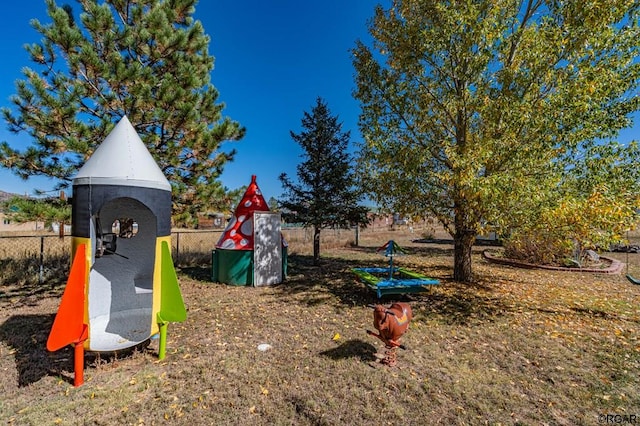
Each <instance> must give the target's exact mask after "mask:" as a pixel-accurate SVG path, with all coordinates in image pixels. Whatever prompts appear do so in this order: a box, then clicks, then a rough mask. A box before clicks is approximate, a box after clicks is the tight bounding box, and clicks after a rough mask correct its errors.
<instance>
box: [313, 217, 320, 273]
mask: <svg viewBox="0 0 640 426" xmlns="http://www.w3.org/2000/svg"><path fill="white" fill-rule="evenodd" d="M313 264H314V265H316V266H317V265H319V264H320V228H318V227H314V228H313Z"/></svg>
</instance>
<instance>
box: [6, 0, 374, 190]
mask: <svg viewBox="0 0 640 426" xmlns="http://www.w3.org/2000/svg"><path fill="white" fill-rule="evenodd" d="M57 3H58V4H59V5H62V4H65V3H69V4H71V5H72V6H73V7H74V9H75V8H77V7H78V5H77V3H76V2H75V1H74V0H57ZM376 3H377V1H375V0H347V1H345V0H322V1H310V0H266V1H265V0H200V2H199V3H198V5H196V14H195V18H196V19H198V20H200V21H201V22H202V24H203V26H204V29H205V32H206V33H207V34H208V35H209V36H210V37H211V42H210V44H209V53H210V54H211V55H212V56H214V58H215V68H214V70H213V73H212V75H211V82H212V84H213V85H214V86H215V87H216V88H217V89H218V91H219V92H220V97H219V100H220V101H222V102H224V103H225V105H226V109H225V110H224V114H225V115H227V116H229V117H230V118H232V119H234V120H236V121H239V122H240V124H242V125H243V126H245V127H246V128H247V133H246V136H245V137H244V138H243V139H242V140H241V141H239V142H233V143H226V144H224V145H223V148H228V149H231V148H235V149H236V150H237V152H238V153H237V155H236V157H235V160H234V161H233V162H232V163H228V164H227V166H226V167H225V171H224V173H223V175H222V177H221V180H222V183H223V184H224V185H225V186H227V187H228V188H230V189H235V188H238V187H240V186H242V185H248V184H249V183H250V181H251V175H252V174H255V175H257V178H258V185H259V186H260V189H261V190H262V192H263V194H264V196H265V198H267V199H268V198H270V197H276V198H278V197H280V196H281V195H282V187H281V185H280V181H279V180H278V176H279V175H280V173H283V172H285V173H287V174H288V175H290V176H292V177H295V174H296V165H297V164H298V163H300V161H301V158H300V155H301V154H302V151H301V149H300V147H299V146H298V145H297V144H296V143H295V142H294V141H293V140H292V139H291V137H290V135H289V131H294V132H296V133H298V132H299V131H300V130H301V128H300V121H301V119H302V115H303V112H304V111H310V110H311V108H312V107H313V105H314V104H315V100H316V98H317V97H318V96H320V97H322V98H324V99H325V100H326V101H327V103H328V105H329V108H330V110H331V112H332V113H333V114H334V115H338V116H339V119H340V121H341V122H342V123H343V131H347V130H349V131H351V140H352V142H354V141H356V140H358V139H359V137H360V134H359V132H358V128H357V120H358V113H359V104H358V102H357V101H356V100H354V99H353V97H352V96H351V93H352V90H353V88H354V81H353V74H354V70H353V66H352V64H351V56H350V53H349V49H351V48H352V47H354V45H355V42H356V40H357V39H362V40H368V34H367V29H366V23H367V20H368V19H369V18H370V17H371V16H372V15H373V10H374V6H375V4H376ZM2 11H3V13H4V15H5V20H4V24H3V25H2V26H1V27H0V36H1V38H0V39H1V40H3V41H2V43H1V44H0V55H1V57H2V58H3V60H2V67H0V105H2V106H10V105H11V104H10V101H9V97H10V96H11V95H13V94H15V92H16V90H15V84H14V82H15V80H16V79H19V78H21V69H22V68H23V67H25V66H32V63H31V62H30V61H29V58H28V56H27V54H26V52H25V50H24V48H23V46H24V44H25V43H34V42H38V41H39V40H40V35H39V34H38V33H37V32H36V31H35V30H33V29H32V28H31V26H30V24H29V21H30V20H31V19H32V18H37V19H39V20H40V21H41V22H49V19H48V17H47V15H46V6H45V3H44V0H21V1H19V2H6V3H3V7H2ZM0 141H7V142H8V143H9V144H10V145H11V146H12V147H19V148H23V147H25V146H27V145H28V144H30V142H29V139H28V138H27V137H26V135H25V136H16V135H14V134H11V133H9V132H8V131H7V130H6V124H5V123H4V121H2V122H1V123H0ZM53 184H54V182H51V181H50V180H48V179H46V178H38V179H29V180H28V181H26V182H25V181H23V180H22V179H20V178H18V177H16V176H14V175H13V174H11V173H10V172H8V171H7V170H5V169H0V190H3V191H6V192H15V193H32V191H33V189H35V188H37V189H45V190H47V189H51V188H52V187H53Z"/></svg>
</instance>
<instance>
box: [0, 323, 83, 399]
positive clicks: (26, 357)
mask: <svg viewBox="0 0 640 426" xmlns="http://www.w3.org/2000/svg"><path fill="white" fill-rule="evenodd" d="M53 318H54V315H51V314H47V315H14V316H11V317H9V319H7V320H6V321H5V322H4V323H3V324H1V325H0V339H1V340H2V341H3V342H5V344H7V345H8V346H10V347H11V348H13V351H14V357H15V362H16V368H17V370H18V386H20V387H22V386H28V385H30V384H31V383H35V382H37V381H39V380H40V379H42V378H43V377H45V376H48V375H53V376H63V375H65V376H66V375H68V372H69V371H70V370H69V369H70V368H71V369H72V368H73V349H72V348H71V347H68V348H64V349H61V350H60V351H57V352H53V353H52V352H48V351H47V338H48V337H49V330H50V329H51V325H52V324H53ZM65 373H67V374H65ZM66 379H67V381H69V379H68V378H66ZM70 382H71V383H72V382H73V379H72V378H71V379H70Z"/></svg>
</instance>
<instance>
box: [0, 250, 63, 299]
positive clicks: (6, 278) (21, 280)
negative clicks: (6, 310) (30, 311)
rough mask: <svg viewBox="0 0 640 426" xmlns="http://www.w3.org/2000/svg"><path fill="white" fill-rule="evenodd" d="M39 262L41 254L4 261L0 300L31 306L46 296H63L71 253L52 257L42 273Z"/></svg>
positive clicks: (2, 264) (0, 280) (1, 261)
mask: <svg viewBox="0 0 640 426" xmlns="http://www.w3.org/2000/svg"><path fill="white" fill-rule="evenodd" d="M39 264H40V260H39V259H38V258H37V257H25V258H19V259H11V258H9V259H2V260H0V271H2V278H1V279H0V300H1V299H16V301H15V302H13V303H18V304H19V305H31V304H32V302H34V300H35V301H37V300H39V299H41V298H42V297H49V296H59V295H60V294H61V290H62V288H63V287H64V284H65V283H66V282H67V278H68V276H69V256H67V255H63V256H55V257H50V258H49V259H48V260H47V264H46V267H45V268H43V270H42V271H41V272H40V266H39ZM40 274H42V276H40ZM14 306H16V305H14Z"/></svg>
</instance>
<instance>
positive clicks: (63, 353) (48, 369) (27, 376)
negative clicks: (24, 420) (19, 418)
mask: <svg viewBox="0 0 640 426" xmlns="http://www.w3.org/2000/svg"><path fill="white" fill-rule="evenodd" d="M54 318H55V315H53V314H47V315H14V316H11V317H9V319H7V320H6V321H5V322H4V323H2V324H0V340H2V341H3V342H4V343H5V344H6V345H7V346H9V347H11V348H12V349H13V351H14V357H15V362H16V369H17V370H18V386H19V387H23V386H28V385H30V384H32V383H35V382H37V381H39V380H40V379H42V378H43V377H46V376H53V377H59V378H60V379H62V380H64V381H65V382H67V383H69V384H73V382H74V370H73V368H74V365H73V357H74V351H73V348H72V347H71V346H70V345H69V346H66V347H64V348H62V349H60V350H58V351H55V352H49V351H48V350H47V339H48V338H49V332H50V330H51V326H52V324H53V320H54ZM149 343H150V340H146V341H144V342H142V343H140V344H138V345H135V346H133V347H131V348H127V349H122V350H119V351H117V352H86V353H85V356H84V363H85V365H87V364H91V363H93V362H96V361H100V362H102V361H105V362H110V361H112V360H114V359H118V358H122V357H124V356H128V355H130V354H132V353H134V352H136V351H140V350H143V349H145V348H147V347H148V346H149Z"/></svg>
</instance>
